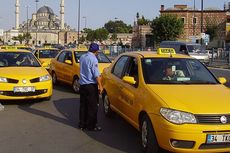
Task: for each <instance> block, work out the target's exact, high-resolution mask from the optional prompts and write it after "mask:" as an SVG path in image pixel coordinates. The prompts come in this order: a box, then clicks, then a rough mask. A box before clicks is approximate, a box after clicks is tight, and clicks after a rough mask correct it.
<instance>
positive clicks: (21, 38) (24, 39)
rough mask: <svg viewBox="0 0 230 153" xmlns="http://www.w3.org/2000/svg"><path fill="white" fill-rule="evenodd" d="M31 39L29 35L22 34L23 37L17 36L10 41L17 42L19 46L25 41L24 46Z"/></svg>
mask: <svg viewBox="0 0 230 153" xmlns="http://www.w3.org/2000/svg"><path fill="white" fill-rule="evenodd" d="M31 38H32V37H31V34H30V33H24V34H23V35H21V34H19V35H18V36H16V37H13V38H12V39H13V40H17V41H19V42H20V44H22V42H23V41H26V44H28V43H29V41H30V39H31Z"/></svg>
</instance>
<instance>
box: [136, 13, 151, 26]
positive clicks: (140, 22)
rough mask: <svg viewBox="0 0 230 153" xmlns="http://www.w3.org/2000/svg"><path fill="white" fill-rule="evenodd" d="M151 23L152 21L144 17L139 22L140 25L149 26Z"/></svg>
mask: <svg viewBox="0 0 230 153" xmlns="http://www.w3.org/2000/svg"><path fill="white" fill-rule="evenodd" d="M149 23H150V21H149V20H147V19H145V17H144V16H143V15H142V17H141V18H140V19H138V20H137V24H138V25H148V24H149Z"/></svg>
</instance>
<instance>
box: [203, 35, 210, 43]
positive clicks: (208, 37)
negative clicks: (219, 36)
mask: <svg viewBox="0 0 230 153" xmlns="http://www.w3.org/2000/svg"><path fill="white" fill-rule="evenodd" d="M209 41H210V36H209V34H205V37H204V43H205V44H208V43H209Z"/></svg>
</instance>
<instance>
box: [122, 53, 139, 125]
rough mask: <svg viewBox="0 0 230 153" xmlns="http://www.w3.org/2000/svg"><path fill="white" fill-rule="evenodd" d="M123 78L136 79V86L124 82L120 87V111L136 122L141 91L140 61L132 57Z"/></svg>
mask: <svg viewBox="0 0 230 153" xmlns="http://www.w3.org/2000/svg"><path fill="white" fill-rule="evenodd" d="M123 76H131V77H134V79H135V81H136V84H135V85H132V84H129V83H126V82H124V81H121V82H120V85H119V90H120V91H119V93H120V96H119V101H120V106H119V107H120V110H121V112H122V114H123V115H124V116H125V118H126V119H127V120H129V121H130V122H134V121H135V122H136V120H137V118H138V117H137V116H138V108H140V107H139V104H140V102H139V98H140V95H141V91H140V90H139V88H138V87H139V73H138V59H137V58H135V57H130V58H129V60H128V62H127V64H126V66H125V70H124V73H123Z"/></svg>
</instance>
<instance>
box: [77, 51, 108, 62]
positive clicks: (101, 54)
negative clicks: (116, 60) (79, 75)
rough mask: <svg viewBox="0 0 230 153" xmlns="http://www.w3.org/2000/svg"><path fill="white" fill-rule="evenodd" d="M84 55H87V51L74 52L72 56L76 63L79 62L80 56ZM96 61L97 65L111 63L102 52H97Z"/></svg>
mask: <svg viewBox="0 0 230 153" xmlns="http://www.w3.org/2000/svg"><path fill="white" fill-rule="evenodd" d="M85 53H87V51H75V52H74V54H75V59H76V61H77V62H79V59H80V57H81V55H83V54H85ZM97 60H98V63H111V61H110V60H109V58H108V57H107V56H106V55H105V54H104V53H102V52H98V55H97Z"/></svg>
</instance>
